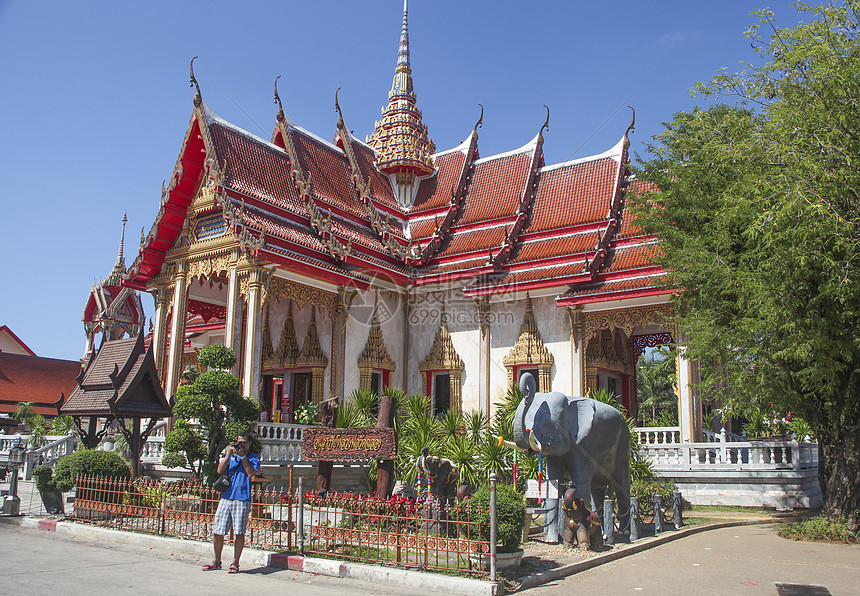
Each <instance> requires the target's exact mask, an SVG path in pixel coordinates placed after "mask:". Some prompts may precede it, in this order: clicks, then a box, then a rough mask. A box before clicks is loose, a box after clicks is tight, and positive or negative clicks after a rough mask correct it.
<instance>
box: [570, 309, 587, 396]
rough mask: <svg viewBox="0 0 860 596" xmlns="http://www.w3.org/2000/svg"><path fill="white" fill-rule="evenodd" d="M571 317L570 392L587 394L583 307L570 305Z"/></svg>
mask: <svg viewBox="0 0 860 596" xmlns="http://www.w3.org/2000/svg"><path fill="white" fill-rule="evenodd" d="M567 316H568V318H569V319H570V392H571V394H572V395H585V393H586V390H587V389H586V381H585V352H586V346H587V345H588V340H587V339H586V337H585V326H584V322H583V320H582V307H581V306H577V307H574V308H570V307H568V309H567Z"/></svg>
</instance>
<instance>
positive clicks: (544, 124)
mask: <svg viewBox="0 0 860 596" xmlns="http://www.w3.org/2000/svg"><path fill="white" fill-rule="evenodd" d="M543 107H545V108H546V122H544V123H543V126H541V127H540V132H538V143H540V144H541V145H543V131H544V129H546V130H549V106H548V105H546V104H543Z"/></svg>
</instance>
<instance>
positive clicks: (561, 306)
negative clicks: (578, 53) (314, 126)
mask: <svg viewBox="0 0 860 596" xmlns="http://www.w3.org/2000/svg"><path fill="white" fill-rule="evenodd" d="M191 81H192V83H193V85H194V86H195V87H196V93H195V95H194V102H193V103H194V108H193V110H192V113H191V117H190V121H189V124H188V129H187V131H186V133H185V137H184V141H183V143H182V146H181V149H180V153H179V156H178V159H177V161H176V166H175V168H174V170H173V173H172V175H171V176H170V179H169V183H167V184H166V185H165V186H163V188H162V194H161V206H160V209H159V211H158V214H157V216H156V218H155V222H154V223H153V225H152V227H151V229H150V231H149V233H148V234H145V235H144V236H143V237H142V239H141V244H140V249H139V252H138V254H137V257H136V258H135V260H134V262H133V263H132V264H131V266H130V267H129V269H128V271H127V272H126V273H125V274H124V276H123V277H124V280H125V281H124V283H123V288H125V289H137V290H143V291H147V292H151V293H152V294H153V295H154V297H155V307H156V310H155V313H154V317H153V322H152V338H151V345H152V346H153V350H154V356H155V361H156V363H157V367H158V371H159V375H160V377H161V379H162V382H163V385H164V389H165V393H166V394H167V395H168V396H170V395H172V394H173V392H174V391H175V389H176V386H177V385H178V383H179V379H180V375H181V373H182V371H183V369H184V368H185V367H186V366H188V365H190V364H194V363H195V361H196V350H197V349H199V348H200V347H202V346H204V345H207V344H211V343H224V344H226V345H227V346H229V347H231V348H232V349H233V350H234V351H235V352H236V354H237V356H238V357H239V362H238V364H237V367H236V371H235V372H236V374H237V375H238V376H239V377H240V379H241V381H242V386H243V391H244V393H245V394H246V395H250V396H253V397H254V398H256V399H258V400H259V401H260V403H261V406H262V408H263V409H264V410H265V411H266V412H267V413H268V415H269V416H270V417H271V418H270V419H272V420H278V421H282V422H292V421H293V412H294V411H295V409H296V408H297V407H299V406H301V405H303V404H308V403H318V402H320V401H321V400H324V399H328V398H331V397H337V398H339V399H345V398H346V397H347V396H349V395H350V394H351V393H352V392H353V391H354V390H356V389H369V390H379V389H381V388H382V387H385V386H396V387H400V388H403V389H404V390H406V391H407V392H409V393H426V394H427V395H429V396H430V397H431V399H432V407H433V409H434V410H435V411H442V410H446V409H449V408H453V409H456V410H461V411H463V412H469V411H475V410H480V411H482V412H484V413H485V414H488V413H489V412H491V411H493V410H494V408H495V406H494V404H495V403H496V402H498V401H499V400H500V399H501V398H502V397H503V396H504V394H505V393H506V391H507V389H508V388H509V387H510V386H511V385H512V384H514V383H515V382H517V380H518V378H519V376H520V375H521V374H523V373H524V372H527V371H528V372H532V373H533V374H534V376H535V378H536V379H538V384H539V390H541V391H549V390H557V391H561V392H564V393H567V394H579V395H582V394H585V393H586V392H587V391H588V390H591V389H597V388H605V389H607V390H609V391H611V392H613V393H615V394H616V395H617V396H618V398H619V400H620V402H621V403H623V404H624V405H625V406H627V407H628V408H629V409H630V410H631V411H635V409H636V404H635V395H636V391H635V363H636V359H637V358H638V356H639V354H641V353H642V351H643V350H644V349H645V348H646V347H647V346H653V345H657V344H660V343H667V342H673V341H675V340H676V339H677V337H676V332H675V330H674V329H673V328H672V327H671V326H670V325H669V319H670V314H671V306H670V304H669V298H670V294H671V290H670V289H668V288H666V287H663V286H661V285H660V283H659V278H660V277H661V276H662V275H663V272H662V271H661V270H660V269H659V268H657V267H655V266H654V265H652V264H651V260H650V257H651V256H652V255H654V254H655V251H657V250H658V247H659V244H658V242H657V239H656V238H653V237H649V236H646V235H644V234H643V233H642V232H641V231H640V230H639V229H637V228H636V226H635V225H634V222H632V221H631V217H630V215H629V214H628V212H627V211H626V210H625V195H626V193H627V192H628V189H629V187H630V184H631V181H630V177H629V173H628V169H627V166H628V163H629V157H628V148H629V140H628V134H629V132H630V131H631V130H632V128H633V122H631V124H630V126H629V127H628V128H627V129H626V130H619V131H618V132H619V134H618V142H617V143H616V144H615V145H614V146H612V147H609V148H608V149H607V150H606V151H605V152H603V153H600V154H599V155H594V156H591V157H586V158H582V159H576V160H573V161H568V162H565V163H559V164H546V163H545V162H544V155H543V143H544V134H548V132H547V131H548V128H549V110H548V109H547V117H546V121H545V122H544V123H543V124H542V125H541V126H537V124H538V123H536V126H535V136H534V138H532V139H530V140H529V139H520V140H516V139H514V140H513V143H512V144H513V145H514V146H516V145H518V144H521V146H520V147H519V148H515V149H512V150H511V151H507V152H505V153H501V154H498V155H488V156H483V155H482V154H481V153H480V143H479V134H478V133H479V129H480V128H481V126H482V118H481V119H479V120H478V122H477V123H476V124H475V126H474V128H473V129H472V130H465V131H463V132H464V140H463V142H462V143H461V144H459V145H458V146H456V147H451V148H446V149H444V150H441V151H439V150H437V148H436V146H435V143H434V142H433V140H432V138H431V136H430V132H429V129H428V126H427V125H426V124H425V123H424V121H423V116H422V113H421V111H420V110H419V109H418V100H417V95H416V92H415V88H414V85H413V78H412V68H411V64H410V51H409V37H408V28H407V11H406V6H405V5H404V11H403V25H402V30H401V36H400V43H399V49H398V55H397V62H396V66H395V71H394V80H393V84H392V86H391V91H390V92H389V94H388V101H387V104H385V105H384V108H383V111H382V117H381V119H380V120H379V121H378V122H376V123H375V126H374V129H373V133H372V134H371V135H370V136H369V137H368V138H367V139H366V140H365V141H362V140H359V139H357V138H355V137H354V136H353V134H352V133H351V132H350V128H349V127H348V126H347V125H346V123H345V120H344V116H343V113H342V112H341V108H340V105H339V102H338V100H337V95H336V96H335V104H336V108H337V111H338V113H339V114H340V116H339V118H338V120H337V122H336V123H335V125H334V130H333V132H329V133H325V132H323V133H320V134H315V133H313V132H310V131H308V130H306V129H304V128H302V127H301V126H300V125H299V124H297V123H295V122H292V121H291V120H290V119H288V118H287V117H286V116H285V114H284V110H283V107H282V106H281V107H280V108H279V109H278V110H277V113H276V114H274V125H273V133H272V136H271V138H270V139H263V138H259V137H257V136H255V135H253V134H251V133H249V132H247V131H245V130H242V129H241V128H239V127H237V126H234V125H233V124H230V123H228V122H225V121H224V120H222V119H221V118H219V117H218V116H217V115H216V114H215V113H214V112H213V111H212V110H211V109H210V107H209V106H208V105H207V104H206V102H204V100H203V94H202V93H201V89H200V85H199V84H198V82H197V80H196V78H195V77H194V71H193V60H192V70H191ZM275 100H276V102H277V103H278V105H279V106H280V105H281V100H280V97H279V96H278V90H277V80H276V81H275ZM481 116H483V113H482V114H481ZM324 137H325V138H331V139H332V140H331V141H328V140H325V138H324ZM676 352H677V354H678V357H679V371H680V374H679V393H680V404H681V409H680V416H681V419H682V423H681V424H682V428H684V429H685V430H684V431H683V432H684V433H685V436H686V437H687V438H690V437H692V436H695V435H696V433H698V426H699V425H700V420H701V415H700V413H699V412H698V406H697V405H696V401H695V399H694V398H695V396H694V395H693V393H692V390H691V388H690V387H689V380H690V375H691V374H693V373H694V372H695V371H694V370H693V369H692V368H691V366H690V364H689V363H687V362H686V361H685V360H684V359H683V350H677V351H676Z"/></svg>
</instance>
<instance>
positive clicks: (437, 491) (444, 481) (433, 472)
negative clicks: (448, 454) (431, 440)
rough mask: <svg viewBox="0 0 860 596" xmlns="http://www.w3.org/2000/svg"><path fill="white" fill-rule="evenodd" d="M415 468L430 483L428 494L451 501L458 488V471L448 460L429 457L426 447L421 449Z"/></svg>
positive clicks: (433, 456)
mask: <svg viewBox="0 0 860 596" xmlns="http://www.w3.org/2000/svg"><path fill="white" fill-rule="evenodd" d="M415 467H416V468H418V471H419V472H420V473H421V474H422V475H424V477H425V478H427V479H429V481H430V494H432V495H433V496H434V497H440V498H444V499H452V498H454V497H455V496H456V494H457V488H458V487H459V486H460V470H459V469H458V468H457V465H456V464H455V463H454V462H452V461H451V460H450V459H446V458H444V457H439V456H436V455H430V450H429V449H428V448H427V447H424V448H422V449H421V455H419V456H418V460H417V461H416V462H415Z"/></svg>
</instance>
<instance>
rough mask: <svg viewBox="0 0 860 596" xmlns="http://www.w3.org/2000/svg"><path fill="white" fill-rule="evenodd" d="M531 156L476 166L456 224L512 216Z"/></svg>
mask: <svg viewBox="0 0 860 596" xmlns="http://www.w3.org/2000/svg"><path fill="white" fill-rule="evenodd" d="M532 156H533V150H532V151H523V152H522V153H515V154H513V155H506V156H503V157H499V158H495V159H494V158H489V159H488V160H487V161H478V162H476V163H475V165H474V171H473V172H472V182H471V184H470V185H469V192H468V194H467V195H466V204H465V208H464V209H463V215H462V216H461V217H460V219H459V220H458V222H457V223H458V224H460V225H464V224H470V223H475V222H479V221H487V220H491V219H496V218H499V217H510V216H512V215H513V214H514V213H515V212H516V210H517V207H518V206H519V203H520V199H521V198H522V195H523V191H524V190H525V185H526V182H527V180H528V177H529V168H530V167H531V165H532ZM448 196H449V198H450V190H449V194H448Z"/></svg>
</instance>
